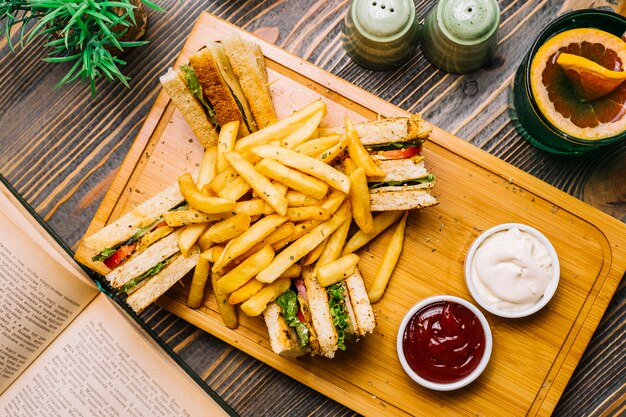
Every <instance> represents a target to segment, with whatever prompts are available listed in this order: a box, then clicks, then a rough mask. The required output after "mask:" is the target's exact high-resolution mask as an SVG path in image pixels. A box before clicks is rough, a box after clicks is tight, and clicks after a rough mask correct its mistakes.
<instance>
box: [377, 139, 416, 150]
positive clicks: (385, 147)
mask: <svg viewBox="0 0 626 417" xmlns="http://www.w3.org/2000/svg"><path fill="white" fill-rule="evenodd" d="M422 143H424V141H423V140H421V139H416V140H412V141H408V142H393V143H383V144H380V145H365V149H367V150H368V151H369V152H375V151H394V150H396V149H404V148H409V147H411V146H422Z"/></svg>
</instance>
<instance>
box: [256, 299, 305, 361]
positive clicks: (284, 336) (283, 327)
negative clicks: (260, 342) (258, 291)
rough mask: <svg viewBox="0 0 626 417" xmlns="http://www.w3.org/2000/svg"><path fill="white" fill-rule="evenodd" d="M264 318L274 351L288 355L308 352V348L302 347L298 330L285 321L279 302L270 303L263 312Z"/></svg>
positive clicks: (300, 354) (299, 354) (292, 355)
mask: <svg viewBox="0 0 626 417" xmlns="http://www.w3.org/2000/svg"><path fill="white" fill-rule="evenodd" d="M263 318H264V319H265V325H266V326H267V331H268V334H269V336H270V345H271V346H272V350H273V351H274V352H276V353H278V354H279V355H281V356H288V357H294V356H302V355H304V354H305V353H307V351H308V349H307V348H302V347H300V344H299V343H298V336H297V334H296V331H295V330H294V329H293V328H291V327H289V326H288V325H287V323H285V320H284V319H283V314H282V308H281V307H280V306H279V305H278V304H276V303H270V304H268V306H267V308H266V309H265V311H264V312H263Z"/></svg>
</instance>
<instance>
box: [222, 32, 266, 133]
mask: <svg viewBox="0 0 626 417" xmlns="http://www.w3.org/2000/svg"><path fill="white" fill-rule="evenodd" d="M221 42H222V44H223V45H224V52H226V55H227V56H228V60H229V61H230V64H231V66H232V69H233V72H234V73H235V75H236V76H237V78H238V79H239V83H240V84H241V88H242V89H243V91H244V93H245V95H246V97H247V98H248V102H249V103H250V108H251V110H252V114H253V115H254V119H255V120H256V123H257V126H258V127H259V129H262V128H264V127H266V126H268V125H271V124H273V123H276V121H277V120H278V119H277V117H276V110H275V109H274V104H273V102H272V96H271V93H270V88H269V82H268V78H267V68H266V66H265V57H264V56H263V52H262V51H261V47H260V46H259V45H258V44H256V43H253V42H248V41H246V40H244V39H242V38H240V37H239V36H237V35H230V36H227V37H226V38H225V39H223V40H222V41H221Z"/></svg>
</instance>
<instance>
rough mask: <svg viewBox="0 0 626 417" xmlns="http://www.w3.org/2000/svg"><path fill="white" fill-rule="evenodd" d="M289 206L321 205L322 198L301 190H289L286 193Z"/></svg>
mask: <svg viewBox="0 0 626 417" xmlns="http://www.w3.org/2000/svg"><path fill="white" fill-rule="evenodd" d="M285 198H286V199H287V206H288V207H303V206H319V205H320V204H322V201H321V200H318V199H317V198H313V197H310V196H308V195H305V194H302V193H301V192H300V191H294V190H289V191H287V194H286V195H285Z"/></svg>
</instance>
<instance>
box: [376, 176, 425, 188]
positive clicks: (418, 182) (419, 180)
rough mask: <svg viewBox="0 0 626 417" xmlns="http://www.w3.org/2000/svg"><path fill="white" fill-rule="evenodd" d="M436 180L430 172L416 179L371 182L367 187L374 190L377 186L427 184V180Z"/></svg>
mask: <svg viewBox="0 0 626 417" xmlns="http://www.w3.org/2000/svg"><path fill="white" fill-rule="evenodd" d="M434 180H435V176H434V175H433V174H428V175H427V176H425V177H424V178H417V179H414V180H407V181H385V182H370V183H368V184H367V187H368V188H369V189H370V190H373V189H375V188H382V187H399V186H402V185H407V186H408V185H419V184H426V183H427V182H433V181H434Z"/></svg>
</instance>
